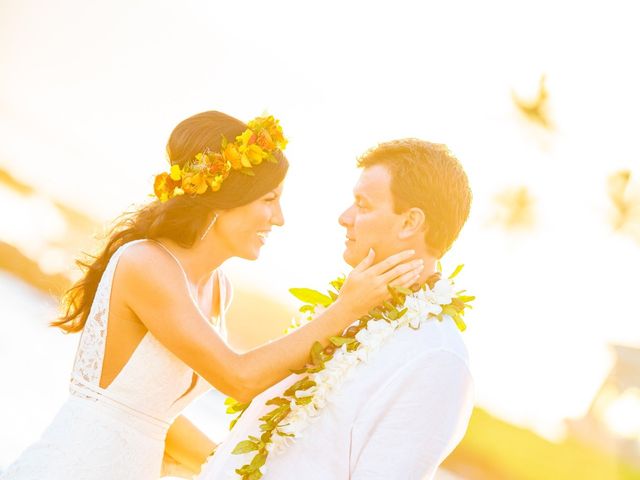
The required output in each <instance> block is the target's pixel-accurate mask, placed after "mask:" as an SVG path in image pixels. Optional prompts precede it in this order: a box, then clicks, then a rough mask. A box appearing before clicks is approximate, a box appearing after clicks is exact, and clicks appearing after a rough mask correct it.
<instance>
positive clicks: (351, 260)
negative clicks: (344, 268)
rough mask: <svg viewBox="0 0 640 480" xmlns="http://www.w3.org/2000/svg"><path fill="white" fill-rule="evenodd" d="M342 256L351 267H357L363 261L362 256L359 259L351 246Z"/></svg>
mask: <svg viewBox="0 0 640 480" xmlns="http://www.w3.org/2000/svg"><path fill="white" fill-rule="evenodd" d="M342 258H343V259H344V261H345V262H346V263H347V265H349V266H350V267H351V268H353V267H355V266H356V265H358V264H359V263H360V261H362V258H364V257H362V258H360V259H358V258H357V256H356V255H355V253H354V252H352V251H351V250H350V249H349V248H347V249H346V250H345V251H344V253H343V254H342Z"/></svg>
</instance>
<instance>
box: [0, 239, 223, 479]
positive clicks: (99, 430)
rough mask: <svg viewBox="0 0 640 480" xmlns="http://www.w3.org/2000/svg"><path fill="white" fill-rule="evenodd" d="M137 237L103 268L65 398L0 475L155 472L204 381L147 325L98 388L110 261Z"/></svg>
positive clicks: (140, 475) (147, 475) (137, 475)
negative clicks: (180, 417)
mask: <svg viewBox="0 0 640 480" xmlns="http://www.w3.org/2000/svg"><path fill="white" fill-rule="evenodd" d="M140 241H149V240H140ZM140 241H136V242H130V243H127V244H125V245H123V246H122V247H120V248H119V249H118V250H117V251H116V252H115V253H114V254H113V256H112V257H111V259H110V260H109V263H108V265H107V267H106V269H105V271H104V273H103V275H102V278H101V280H100V283H99V285H98V288H97V291H96V295H95V298H94V301H93V304H92V306H91V310H90V313H89V316H88V319H87V322H86V324H85V327H84V330H83V332H82V335H81V337H80V342H79V346H78V350H77V354H76V359H75V362H74V366H73V371H72V375H71V383H70V393H71V395H70V397H69V399H68V400H67V401H66V402H65V404H64V405H63V406H62V408H61V409H60V411H59V412H58V414H57V415H56V417H55V418H54V419H53V421H52V422H51V424H50V425H49V426H48V427H47V429H46V430H45V431H44V433H43V434H42V437H41V438H40V440H39V441H38V442H36V443H34V444H32V445H31V446H30V447H29V448H27V450H25V451H24V452H23V453H22V455H21V456H20V457H19V458H18V459H17V460H16V461H15V462H14V463H13V464H11V465H10V466H9V467H8V468H7V470H6V471H5V472H3V473H2V474H0V480H41V479H43V478H46V479H48V480H68V479H70V478H78V479H83V480H111V479H114V478H117V479H118V480H156V479H158V478H159V476H160V467H161V464H162V458H163V453H164V440H165V437H166V433H167V430H168V428H169V426H170V424H171V423H172V421H173V420H174V419H175V417H176V416H177V415H179V414H180V412H181V411H182V410H183V409H184V408H185V407H186V406H187V405H188V404H189V403H190V402H191V401H193V400H194V399H195V398H196V397H197V396H198V395H200V394H202V393H203V392H205V391H206V390H207V389H209V388H210V385H209V384H208V383H207V382H206V381H205V380H204V379H202V378H200V377H199V376H197V375H196V374H195V373H194V371H193V370H192V369H191V368H190V367H189V366H188V365H186V364H185V363H184V362H182V361H181V360H180V359H179V358H178V357H176V356H175V355H174V354H173V353H171V352H170V351H169V350H168V349H167V348H165V347H164V346H163V345H162V344H161V343H160V342H159V341H158V340H157V339H156V338H155V337H154V336H153V335H152V334H151V333H150V332H146V334H145V335H144V336H143V338H142V340H141V341H140V343H139V344H138V346H137V347H136V349H135V350H134V352H133V354H132V355H131V357H130V358H129V360H128V361H127V363H126V364H125V366H124V367H123V368H122V370H121V371H120V372H119V373H118V374H117V376H116V377H115V379H114V380H113V381H112V382H111V384H110V385H109V386H108V387H106V388H101V387H100V377H101V374H102V365H103V361H104V352H105V346H106V339H107V327H108V321H109V303H110V300H111V288H112V284H113V277H114V274H115V270H116V266H117V264H118V260H119V259H120V257H121V255H122V253H123V252H124V251H125V249H126V248H128V247H129V246H130V245H132V244H135V243H138V242H140ZM155 243H156V244H157V245H158V246H160V247H162V248H164V249H165V250H166V251H167V252H168V253H169V254H170V255H171V256H173V254H172V253H171V252H170V251H169V250H168V249H166V247H164V246H163V245H162V244H160V243H158V242H155ZM173 258H174V259H175V261H176V262H177V263H178V265H179V266H180V269H181V270H182V273H183V274H184V277H185V281H186V274H185V272H184V269H182V266H181V265H180V262H179V261H178V259H177V258H176V257H175V256H173ZM216 275H218V277H217V280H218V281H217V285H218V286H219V290H220V292H219V296H218V298H219V299H220V303H219V309H218V311H219V312H220V314H219V317H218V318H217V319H211V322H212V323H213V324H214V328H216V329H217V330H218V332H219V333H220V334H221V335H222V336H223V337H225V336H226V335H225V330H224V309H225V305H226V303H227V302H226V299H227V297H228V295H229V292H227V291H226V285H227V284H228V283H227V281H226V279H224V278H223V276H222V273H221V272H220V271H219V270H218V272H217V273H216ZM192 297H193V296H192ZM193 300H194V302H195V304H196V305H197V301H196V300H195V299H193ZM194 382H195V383H194Z"/></svg>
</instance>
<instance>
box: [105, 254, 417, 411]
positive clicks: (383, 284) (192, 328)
mask: <svg viewBox="0 0 640 480" xmlns="http://www.w3.org/2000/svg"><path fill="white" fill-rule="evenodd" d="M410 256H411V252H402V253H400V254H396V255H393V256H391V257H389V258H388V259H386V260H384V261H382V262H380V263H378V264H376V265H373V266H371V263H372V262H373V255H372V254H370V255H369V256H368V257H367V258H366V259H365V260H363V262H361V264H360V265H358V266H357V267H356V268H354V270H353V271H352V272H351V274H350V275H349V277H348V278H347V280H346V281H345V283H344V285H343V287H342V290H341V293H340V297H339V298H338V300H336V302H335V303H334V304H333V305H331V306H330V307H329V308H327V309H326V310H325V311H324V312H323V313H322V314H321V315H319V316H318V317H317V318H316V319H315V320H314V321H313V322H310V323H309V324H307V325H305V326H304V327H302V328H299V329H298V330H296V331H295V332H293V333H291V334H290V335H287V336H285V337H282V338H279V339H277V340H275V341H273V342H270V343H268V344H266V345H263V346H260V347H258V348H255V349H253V350H250V351H248V352H246V353H243V354H238V353H236V352H235V351H233V350H232V349H231V348H229V347H228V346H227V344H226V343H225V342H224V341H223V340H222V339H221V338H220V336H219V335H218V334H217V332H216V331H215V330H214V329H213V328H212V326H211V325H210V324H209V322H208V321H207V319H206V318H205V317H204V316H202V314H201V313H200V310H199V308H198V307H197V305H196V304H195V303H194V301H193V299H192V297H191V295H190V293H189V290H188V286H187V284H186V282H185V279H184V276H183V274H182V272H181V270H180V267H179V266H178V265H177V263H176V261H175V260H174V259H173V258H171V257H170V256H169V255H168V254H167V253H166V252H164V251H161V249H160V248H159V247H157V246H154V245H153V244H151V243H148V244H140V245H134V246H132V247H131V248H130V249H128V250H127V251H126V252H125V253H124V254H123V256H122V257H121V259H120V263H119V265H118V269H117V271H116V276H117V277H118V281H120V282H122V283H123V284H124V288H123V291H125V292H127V296H126V299H125V300H126V302H127V304H128V306H129V307H130V308H131V309H132V311H133V312H134V313H135V314H136V315H137V316H138V318H139V319H140V320H141V321H142V323H143V324H144V325H145V326H146V327H147V329H149V331H150V332H151V333H152V334H153V335H154V336H155V337H156V338H157V339H158V340H159V341H160V342H161V343H162V344H163V345H164V346H165V347H166V348H168V349H169V350H170V351H171V352H172V353H174V354H175V355H176V356H177V357H178V358H180V359H181V360H182V361H184V362H185V363H186V364H187V365H189V366H190V367H191V368H193V369H194V370H195V371H196V372H197V373H199V374H200V375H201V376H202V377H203V378H205V379H206V380H207V381H208V382H209V383H210V384H211V385H213V386H214V387H216V388H217V389H218V390H220V391H221V392H223V393H225V394H227V395H230V396H232V397H233V398H235V399H237V400H239V401H242V402H246V401H249V400H250V399H252V398H253V397H254V396H256V395H257V394H258V393H260V392H262V391H264V390H266V389H267V388H269V387H270V386H272V385H274V384H275V383H277V382H279V381H280V380H282V379H283V378H285V377H286V376H288V375H289V374H290V373H291V372H290V370H291V369H294V368H299V367H300V366H302V365H304V363H305V362H306V361H307V359H308V354H309V349H310V348H311V346H312V345H313V343H314V342H315V341H321V342H326V340H327V338H328V337H330V336H332V335H336V334H337V333H340V332H341V331H342V330H343V329H344V328H346V327H347V326H349V325H350V324H351V323H353V321H355V320H356V319H358V318H359V317H361V316H362V315H364V314H366V313H367V312H368V311H369V310H370V309H371V308H373V307H374V306H376V305H378V304H380V303H382V302H383V301H384V300H385V299H387V297H388V296H389V293H388V290H387V285H388V284H389V283H391V282H393V283H394V284H396V285H401V286H409V285H411V284H412V283H413V282H415V280H416V277H417V276H418V274H419V270H420V266H419V263H418V262H410V263H403V264H399V262H401V261H403V260H406V259H407V258H408V257H410ZM398 264H399V265H398ZM256 321H260V319H256Z"/></svg>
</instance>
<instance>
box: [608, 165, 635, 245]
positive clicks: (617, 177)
mask: <svg viewBox="0 0 640 480" xmlns="http://www.w3.org/2000/svg"><path fill="white" fill-rule="evenodd" d="M607 194H608V196H609V200H611V204H612V206H613V213H612V214H611V218H610V222H611V226H612V227H613V230H614V231H616V232H620V233H623V234H625V235H630V236H631V237H633V238H634V239H635V240H636V241H637V242H638V243H640V187H639V185H637V184H634V183H633V182H632V180H631V171H630V170H619V171H617V172H615V173H612V174H611V175H609V177H608V178H607Z"/></svg>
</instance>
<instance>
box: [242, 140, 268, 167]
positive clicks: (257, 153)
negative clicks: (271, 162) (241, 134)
mask: <svg viewBox="0 0 640 480" xmlns="http://www.w3.org/2000/svg"><path fill="white" fill-rule="evenodd" d="M245 157H246V159H247V160H248V161H249V162H250V163H249V164H248V165H246V164H245V161H244V159H245ZM264 158H266V152H265V151H264V150H263V149H262V148H260V147H259V146H258V145H255V144H254V145H249V146H248V147H247V149H246V150H245V151H244V154H243V156H242V160H243V161H242V164H243V165H244V166H245V167H251V166H252V165H260V163H262V160H263V159H264Z"/></svg>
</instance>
